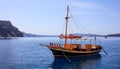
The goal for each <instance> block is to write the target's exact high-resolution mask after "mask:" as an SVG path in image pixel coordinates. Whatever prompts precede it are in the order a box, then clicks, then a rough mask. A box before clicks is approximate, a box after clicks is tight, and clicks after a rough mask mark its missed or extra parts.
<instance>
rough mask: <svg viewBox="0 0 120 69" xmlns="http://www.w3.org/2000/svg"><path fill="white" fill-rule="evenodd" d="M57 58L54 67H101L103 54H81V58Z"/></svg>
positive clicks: (57, 68) (62, 68)
mask: <svg viewBox="0 0 120 69" xmlns="http://www.w3.org/2000/svg"><path fill="white" fill-rule="evenodd" d="M69 59H70V60H71V62H68V60H67V59H66V58H56V59H55V61H54V64H53V69H101V55H100V54H95V55H91V56H81V57H79V58H69Z"/></svg>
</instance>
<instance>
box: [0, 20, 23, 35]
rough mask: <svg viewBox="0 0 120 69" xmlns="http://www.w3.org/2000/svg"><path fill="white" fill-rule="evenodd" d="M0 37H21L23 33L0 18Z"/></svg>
mask: <svg viewBox="0 0 120 69" xmlns="http://www.w3.org/2000/svg"><path fill="white" fill-rule="evenodd" d="M0 37H23V33H22V32H20V31H19V30H18V28H16V27H15V26H13V25H12V24H11V22H10V21H2V20H0Z"/></svg>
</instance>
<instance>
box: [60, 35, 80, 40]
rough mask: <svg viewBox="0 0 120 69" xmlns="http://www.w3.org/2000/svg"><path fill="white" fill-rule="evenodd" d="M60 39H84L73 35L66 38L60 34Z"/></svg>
mask: <svg viewBox="0 0 120 69" xmlns="http://www.w3.org/2000/svg"><path fill="white" fill-rule="evenodd" d="M59 38H60V39H64V38H68V39H79V38H82V36H74V35H72V34H70V35H67V36H64V35H63V34H60V35H59Z"/></svg>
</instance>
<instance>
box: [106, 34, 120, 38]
mask: <svg viewBox="0 0 120 69" xmlns="http://www.w3.org/2000/svg"><path fill="white" fill-rule="evenodd" d="M107 36H108V37H120V33H117V34H109V35H107Z"/></svg>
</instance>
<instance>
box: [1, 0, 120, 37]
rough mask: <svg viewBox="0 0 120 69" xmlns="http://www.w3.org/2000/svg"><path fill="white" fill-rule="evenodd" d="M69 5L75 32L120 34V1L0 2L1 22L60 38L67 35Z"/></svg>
mask: <svg viewBox="0 0 120 69" xmlns="http://www.w3.org/2000/svg"><path fill="white" fill-rule="evenodd" d="M67 5H69V7H70V18H69V23H70V27H71V26H74V27H73V29H74V30H75V32H73V33H79V32H80V33H91V34H112V33H120V0H0V20H8V21H11V23H12V24H13V25H14V26H16V27H17V28H19V30H21V31H23V32H26V33H33V34H40V35H52V34H57V35H58V34H60V33H63V32H64V27H65V16H66V7H67ZM74 22H75V24H76V26H77V27H78V26H79V27H78V28H79V29H80V30H77V28H76V27H75V25H73V24H72V23H74ZM70 27H69V28H70ZM73 29H71V30H73Z"/></svg>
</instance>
